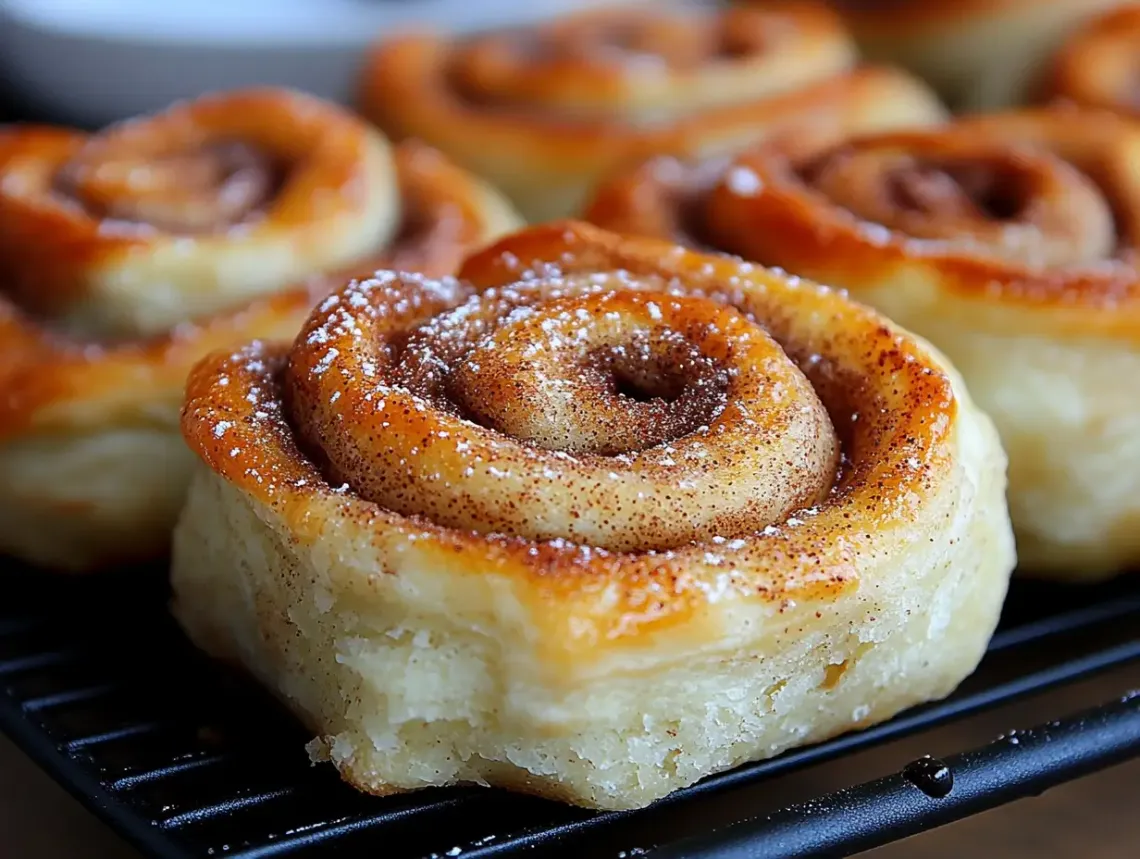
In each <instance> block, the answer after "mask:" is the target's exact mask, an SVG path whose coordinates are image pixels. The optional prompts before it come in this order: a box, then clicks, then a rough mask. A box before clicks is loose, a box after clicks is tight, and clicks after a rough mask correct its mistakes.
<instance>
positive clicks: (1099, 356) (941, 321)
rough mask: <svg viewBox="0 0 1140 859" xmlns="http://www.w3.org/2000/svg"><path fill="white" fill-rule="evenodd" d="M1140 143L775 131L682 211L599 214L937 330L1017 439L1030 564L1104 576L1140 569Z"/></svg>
mask: <svg viewBox="0 0 1140 859" xmlns="http://www.w3.org/2000/svg"><path fill="white" fill-rule="evenodd" d="M1138 152H1140V129H1138V128H1137V127H1136V126H1134V125H1133V124H1132V123H1130V122H1128V121H1125V120H1122V119H1119V118H1117V117H1115V116H1113V115H1110V114H1107V113H1090V112H1084V111H1078V110H1075V109H1060V108H1055V109H1043V110H1033V111H1025V112H1018V113H1007V114H995V115H992V116H988V117H981V118H976V119H969V120H962V121H960V122H957V123H955V124H952V125H950V126H947V127H944V128H938V129H930V130H925V131H915V132H906V133H892V134H882V135H872V136H866V137H862V138H854V139H851V140H849V141H846V142H843V143H840V144H838V145H833V146H829V147H826V148H825V149H823V151H811V150H808V151H805V150H804V149H803V148H802V147H800V148H797V145H796V141H784V142H780V141H771V142H769V143H767V144H765V145H762V146H759V147H757V148H756V149H754V150H753V151H750V152H748V153H747V154H744V155H741V156H740V157H739V158H738V159H737V160H736V161H735V162H734V163H733V164H731V165H729V166H727V167H724V168H722V169H720V171H719V173H718V175H717V176H716V177H703V180H702V181H703V183H704V184H703V185H702V186H701V187H702V188H704V189H705V190H704V191H703V192H697V193H696V194H695V195H692V196H690V197H688V198H687V200H688V203H687V208H686V209H684V212H685V216H684V218H683V219H682V218H681V216H680V215H677V216H675V217H674V218H673V220H672V221H670V220H669V219H667V218H665V217H663V216H662V215H661V214H660V213H659V212H658V211H653V202H652V201H653V200H657V201H659V202H660V201H668V200H670V199H680V198H679V197H677V192H676V191H675V190H670V189H665V190H661V186H660V184H658V186H656V187H658V189H659V190H657V191H652V190H647V188H652V187H654V186H651V185H648V184H645V185H644V186H643V187H642V188H641V196H640V197H636V198H635V197H633V196H631V195H630V194H629V193H628V191H623V189H622V188H621V187H619V186H617V185H615V186H614V187H613V188H611V189H610V191H609V192H608V193H609V200H608V201H607V200H606V199H604V195H603V196H600V197H599V201H598V206H596V207H595V208H594V209H593V211H592V216H593V218H594V219H595V220H596V221H598V222H599V223H603V224H608V225H614V224H615V223H617V222H618V221H620V224H618V225H619V226H620V227H621V228H623V229H629V230H634V231H639V232H647V233H652V232H655V231H656V232H660V233H664V232H665V231H666V230H668V229H673V230H674V231H676V230H679V229H680V228H682V227H683V228H684V229H685V231H686V234H687V235H688V236H689V237H691V241H693V242H698V241H699V242H700V243H702V244H704V245H706V246H711V247H715V248H717V249H718V250H721V251H726V252H729V253H733V254H740V255H742V256H743V257H745V258H747V259H750V260H755V261H758V262H762V263H765V264H769V265H777V266H782V267H784V268H786V269H788V270H789V271H792V272H795V273H797V274H800V275H803V276H806V277H811V278H815V279H817V280H820V281H822V282H824V283H828V284H832V285H834V286H837V287H843V288H845V289H847V290H849V291H850V292H851V294H852V295H853V296H854V297H855V298H857V299H859V300H861V301H865V302H868V303H870V304H872V305H874V306H875V307H877V308H878V309H880V310H882V311H883V312H884V313H886V314H887V315H888V316H890V317H891V318H892V319H894V320H895V321H896V322H898V323H899V324H901V325H903V326H905V327H907V328H909V329H911V330H914V331H917V332H918V333H919V334H921V335H923V336H925V337H928V338H929V339H930V340H931V341H932V342H933V343H934V344H935V345H936V346H937V347H938V348H940V349H942V350H943V351H944V352H945V353H946V354H947V355H948V356H949V358H950V359H951V360H952V361H953V362H954V364H955V365H956V366H957V367H958V368H959V369H960V370H961V372H962V374H963V376H964V377H965V379H966V381H967V383H968V384H969V386H970V391H971V392H972V394H973V396H974V397H975V398H976V400H977V401H978V403H979V404H980V405H981V406H982V407H983V408H984V409H985V410H986V411H988V412H989V414H990V415H991V416H992V417H993V419H994V421H995V422H996V424H997V426H998V429H999V431H1000V432H1001V434H1002V438H1003V441H1004V443H1005V447H1006V449H1007V451H1008V452H1009V456H1010V509H1011V512H1012V516H1013V522H1014V526H1015V528H1016V529H1017V532H1018V538H1019V543H1018V555H1019V557H1020V560H1021V562H1022V565H1023V567H1025V568H1026V569H1027V570H1029V571H1032V572H1036V573H1039V574H1045V575H1051V576H1056V577H1063V578H1069V579H1075V578H1098V577H1103V576H1107V575H1110V574H1111V573H1113V572H1115V571H1118V570H1121V569H1126V568H1128V567H1131V566H1135V565H1137V564H1140V494H1138V493H1137V489H1138V488H1140V446H1138V440H1140V399H1138V398H1137V396H1136V392H1135V389H1134V388H1133V387H1130V386H1129V385H1128V384H1126V383H1124V382H1122V380H1127V379H1131V378H1133V377H1135V376H1138V375H1140V277H1138V273H1137V248H1138V247H1140V172H1138V171H1137V168H1136V164H1137V162H1136V153H1138ZM641 176H642V178H643V179H644V180H645V182H646V183H648V182H650V181H652V175H651V174H650V173H649V172H648V171H643V172H642V174H641ZM629 186H630V183H629V180H628V179H627V185H626V187H627V189H628V187H629ZM666 191H668V193H669V194H672V195H673V196H672V197H667V196H666ZM623 201H624V205H623ZM674 210H675V211H680V210H679V209H677V208H676V206H674ZM674 234H675V233H674Z"/></svg>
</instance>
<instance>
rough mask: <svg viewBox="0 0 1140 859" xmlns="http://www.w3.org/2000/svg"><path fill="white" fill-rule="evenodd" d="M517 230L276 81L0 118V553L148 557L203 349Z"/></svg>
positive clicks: (480, 195) (72, 559) (487, 197)
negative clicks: (97, 114)
mask: <svg viewBox="0 0 1140 859" xmlns="http://www.w3.org/2000/svg"><path fill="white" fill-rule="evenodd" d="M516 223H517V221H516V217H515V216H514V214H513V213H512V212H511V210H510V207H509V206H508V205H507V204H506V203H505V201H503V200H502V199H501V198H500V197H498V196H497V195H496V194H495V193H494V192H492V191H490V190H489V189H488V188H487V187H485V186H483V185H482V184H481V183H479V182H478V181H477V180H475V179H473V178H472V177H470V176H469V175H468V174H466V173H464V172H463V171H461V170H459V169H457V168H455V167H454V166H452V165H450V164H449V163H448V162H446V161H445V160H443V159H442V157H441V156H439V154H438V153H436V152H434V151H433V150H429V149H427V148H426V147H424V146H422V145H419V144H413V143H405V144H401V145H399V146H397V147H389V145H388V144H387V143H386V142H385V141H384V139H383V138H381V137H380V136H379V135H377V134H376V133H375V132H373V131H370V130H369V129H368V128H367V127H366V126H365V125H364V124H363V123H362V122H361V121H360V120H358V119H355V118H353V117H352V116H351V115H349V114H348V113H346V112H344V111H343V110H341V109H339V108H336V107H334V106H332V105H329V104H324V103H322V102H318V101H316V100H314V99H311V98H309V97H305V96H300V95H296V94H293V93H288V92H274V91H267V90H258V91H252V92H244V93H235V94H231V95H226V96H213V97H210V98H207V99H203V100H200V101H197V102H193V103H190V104H187V105H182V106H178V107H175V108H173V109H171V111H169V112H168V113H166V114H163V115H161V116H159V117H155V118H148V119H147V118H144V119H140V120H135V121H132V122H130V123H126V124H124V125H122V126H119V127H116V128H113V129H109V130H107V131H105V132H102V133H101V134H96V135H94V136H92V137H86V136H84V135H81V134H78V133H76V132H71V131H67V130H63V129H53V128H39V127H32V128H22V127H14V128H12V129H9V130H6V131H4V132H0V267H3V268H4V270H5V272H6V273H7V274H9V275H10V278H9V279H8V280H6V281H5V283H4V284H3V286H0V390H2V391H3V396H2V397H0V482H2V483H3V485H4V491H3V492H0V514H3V516H2V517H0V518H4V519H5V524H3V525H0V549H3V550H5V551H8V552H11V553H14V554H17V555H20V556H23V557H27V558H29V559H32V560H35V561H36V562H38V563H40V564H45V565H49V566H57V567H64V568H68V569H88V568H93V567H98V566H101V565H103V564H105V563H111V562H113V561H120V560H121V561H129V560H136V559H146V558H149V557H150V556H151V555H153V554H155V553H157V552H159V551H161V550H162V548H163V546H164V545H165V543H166V541H167V540H168V538H169V530H170V527H171V524H172V521H173V518H174V516H175V515H176V510H177V506H178V504H179V503H180V498H181V493H182V492H183V490H184V487H185V474H186V472H187V470H188V467H189V459H188V456H187V454H186V453H185V452H184V451H183V450H182V446H181V443H180V440H179V438H178V434H177V427H176V416H177V412H178V407H179V404H180V401H181V395H182V391H183V386H184V383H185V379H186V375H187V373H188V372H189V369H190V367H192V366H193V364H194V363H195V362H196V361H197V360H198V359H199V358H200V357H201V356H202V355H204V354H206V353H208V352H210V351H212V350H214V349H218V348H223V347H225V346H227V345H229V344H234V343H238V342H242V341H244V340H247V339H249V338H253V337H270V338H279V337H291V336H293V335H294V334H295V333H296V331H297V330H298V329H299V328H300V326H301V324H302V323H303V322H304V320H305V318H306V315H307V313H308V311H309V310H310V309H311V308H312V306H313V304H314V303H315V302H316V301H317V299H318V298H320V297H323V296H324V295H325V294H327V293H328V292H329V291H330V290H331V289H332V288H333V287H334V286H339V285H340V284H342V283H343V282H344V280H345V279H347V278H348V277H350V276H352V275H364V274H368V273H371V272H372V271H374V270H376V269H377V268H387V267H398V268H406V269H408V270H412V271H421V272H427V273H430V274H435V275H444V274H449V273H451V272H452V271H454V269H455V267H456V266H457V265H458V264H459V263H460V262H461V261H462V259H463V257H464V256H465V255H466V253H467V252H468V251H469V250H470V248H472V247H473V246H475V245H477V244H479V243H481V242H484V241H488V240H490V239H491V238H494V237H495V236H497V235H499V234H500V233H502V232H505V231H506V230H508V229H510V228H512V227H514V226H515V225H516ZM264 293H276V294H272V295H266V294H264ZM91 475H94V476H91ZM65 523H66V524H65ZM58 534H62V535H63V536H53V535H58Z"/></svg>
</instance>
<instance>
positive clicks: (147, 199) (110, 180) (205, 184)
mask: <svg viewBox="0 0 1140 859" xmlns="http://www.w3.org/2000/svg"><path fill="white" fill-rule="evenodd" d="M286 173H287V170H286V168H285V166H284V165H283V164H281V163H279V162H278V161H277V160H276V159H274V158H273V157H272V156H271V155H270V154H269V153H267V152H265V151H264V150H262V149H260V148H259V147H256V146H253V145H251V144H248V143H245V142H244V141H239V140H220V141H214V142H211V143H207V144H204V145H202V146H199V147H196V148H191V149H181V150H174V151H168V152H161V153H154V154H152V155H150V156H149V157H147V156H146V155H139V156H137V157H135V158H132V159H131V160H129V161H128V160H123V161H118V162H110V163H99V162H96V163H86V162H85V161H84V160H83V153H82V152H81V153H80V156H79V157H78V159H77V160H75V161H72V162H69V163H67V164H65V165H64V166H63V167H62V168H61V169H60V170H59V172H58V173H57V174H56V175H55V176H54V177H53V182H52V186H53V191H54V192H55V193H56V194H58V195H59V196H61V197H65V198H67V199H69V200H71V201H73V202H75V203H78V204H79V205H81V206H82V207H83V208H84V209H85V210H86V211H87V212H89V213H90V214H91V215H93V216H94V217H97V218H100V219H109V220H115V221H121V222H124V223H135V224H149V225H150V226H153V227H156V228H158V229H160V230H163V231H165V232H168V233H173V234H184V235H196V234H203V233H211V232H216V231H219V230H224V229H227V228H229V227H232V226H234V225H236V224H239V223H243V222H246V221H249V220H252V219H256V218H257V217H258V216H260V215H261V214H263V212H264V210H265V209H266V207H267V206H268V205H269V203H270V202H271V201H272V200H273V199H274V197H276V196H277V194H278V193H279V192H280V190H281V187H282V185H283V184H284V182H285V179H286Z"/></svg>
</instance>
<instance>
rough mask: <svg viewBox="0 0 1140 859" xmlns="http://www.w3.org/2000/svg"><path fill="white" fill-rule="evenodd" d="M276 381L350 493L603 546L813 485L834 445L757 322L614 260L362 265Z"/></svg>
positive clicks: (746, 513) (694, 527)
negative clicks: (442, 280)
mask: <svg viewBox="0 0 1140 859" xmlns="http://www.w3.org/2000/svg"><path fill="white" fill-rule="evenodd" d="M465 293H466V294H465ZM285 395H286V402H287V404H288V409H289V414H290V415H291V417H292V420H293V423H294V427H295V429H296V431H297V433H298V435H299V437H300V438H301V439H302V441H303V443H304V444H305V446H306V449H308V450H309V451H310V452H312V453H313V454H314V456H315V459H316V460H317V461H322V462H324V463H326V468H327V469H328V472H329V475H330V479H331V480H332V481H333V482H334V483H339V482H344V483H346V484H348V485H349V486H350V487H351V488H352V489H353V491H354V492H356V493H358V494H359V495H360V496H361V497H363V498H366V499H368V500H371V501H374V502H376V503H378V504H381V505H382V506H383V507H385V508H387V509H390V510H393V511H395V512H398V513H401V514H404V515H411V516H417V515H422V516H426V517H428V518H429V519H430V520H431V521H434V522H437V523H440V524H443V525H446V526H448V527H454V528H461V529H471V530H474V531H477V532H480V533H506V534H510V535H513V536H524V537H528V538H532V539H552V538H560V537H564V538H568V539H575V540H581V541H584V542H587V543H588V544H589V545H594V546H598V547H602V548H608V549H614V550H634V549H637V550H643V549H647V548H658V549H664V548H671V547H673V546H676V545H679V544H683V543H686V542H689V541H691V540H698V539H708V538H711V537H712V536H715V535H725V534H729V535H734V534H740V533H748V532H750V531H752V530H754V529H755V528H757V527H761V528H762V527H763V526H765V525H767V524H770V523H771V522H774V521H779V520H780V519H781V518H783V517H784V516H786V515H787V514H788V513H789V512H791V511H792V510H794V509H797V508H799V507H804V506H810V505H812V504H814V503H817V502H818V501H819V500H821V499H822V498H823V497H824V496H825V495H826V493H827V492H828V491H829V490H830V489H831V487H832V485H833V483H834V479H835V469H836V464H837V459H838V443H837V440H836V438H835V435H834V431H833V430H832V428H831V425H830V422H829V420H828V416H827V414H826V411H825V410H824V408H823V406H822V405H821V404H820V402H819V400H818V398H817V397H816V395H815V392H814V391H813V390H812V388H811V386H810V384H809V383H808V382H807V380H806V379H805V378H804V377H803V375H802V373H801V372H800V371H799V369H798V368H797V367H796V366H795V365H794V364H793V363H792V362H791V361H790V360H789V359H788V358H787V356H786V355H785V354H784V353H783V352H782V350H781V349H780V347H779V346H778V345H777V344H776V343H775V342H774V341H772V340H771V338H770V337H769V336H768V335H767V334H766V333H765V332H764V331H763V329H762V328H760V327H759V326H757V325H756V324H755V322H753V321H751V320H749V319H747V318H746V317H745V316H743V315H742V314H740V313H739V312H738V311H736V310H734V309H733V308H731V307H726V306H724V305H722V304H719V303H716V302H713V301H710V300H708V299H707V298H703V297H697V296H691V295H686V294H684V293H683V291H682V290H674V291H672V292H670V291H669V290H668V288H667V285H666V284H663V283H661V282H660V281H658V280H656V279H640V278H636V277H630V276H627V275H625V274H623V273H622V272H605V271H602V272H598V273H597V274H595V275H592V276H589V277H564V276H561V275H558V274H553V273H551V274H547V275H538V276H536V277H534V278H533V279H531V280H529V281H524V282H521V283H519V284H518V285H515V286H511V287H507V288H499V289H489V290H486V291H484V292H481V293H475V294H471V293H470V292H469V290H466V289H465V288H464V287H463V286H461V285H459V284H455V285H454V286H450V287H447V288H441V287H440V286H439V285H433V284H428V283H426V282H424V281H422V280H419V279H412V278H408V277H407V276H397V275H392V274H389V275H384V277H380V276H379V275H378V279H375V280H372V281H366V282H363V283H360V284H357V285H354V286H350V287H349V288H348V289H347V290H346V291H344V292H342V293H341V294H339V295H337V296H333V297H332V298H330V299H329V301H327V302H326V303H325V304H323V305H321V307H320V308H319V310H318V312H317V314H315V315H314V317H313V318H312V319H311V320H310V323H309V325H308V326H307V328H306V329H305V331H304V332H303V333H302V335H301V338H299V340H298V343H297V345H296V346H295V347H294V349H293V351H292V352H291V354H290V361H289V365H288V370H287V373H286V380H285ZM456 438H460V439H462V440H463V441H462V442H461V443H460V444H459V445H458V446H456V443H455V441H454V439H456ZM793 439H794V443H790V440H793Z"/></svg>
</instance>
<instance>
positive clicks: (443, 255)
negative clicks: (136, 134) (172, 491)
mask: <svg viewBox="0 0 1140 859" xmlns="http://www.w3.org/2000/svg"><path fill="white" fill-rule="evenodd" d="M238 157H239V158H244V157H245V156H244V155H242V156H238ZM230 163H234V162H230ZM395 168H396V176H397V179H398V183H399V196H400V207H401V226H400V228H399V230H398V231H397V233H396V235H395V236H394V238H393V239H392V240H391V241H390V242H389V243H388V244H387V245H386V246H385V247H380V248H376V249H375V253H373V254H372V255H370V256H368V257H366V258H364V259H361V260H359V261H357V262H356V263H354V264H352V265H351V266H348V267H346V268H344V269H343V270H340V271H335V272H330V273H328V274H323V275H319V276H316V277H313V278H311V279H310V280H309V281H308V282H306V283H302V284H294V285H293V286H292V287H290V288H289V289H287V290H285V291H284V293H283V294H282V295H279V296H277V297H273V298H267V299H259V300H256V301H253V302H248V303H247V304H246V305H245V306H242V307H239V308H235V309H234V310H232V311H229V312H224V313H220V314H215V315H213V316H211V317H209V318H206V319H200V320H194V321H189V320H188V321H187V322H186V323H185V324H183V325H179V326H177V327H175V328H174V329H172V330H171V331H170V332H168V333H167V334H162V335H158V336H155V337H148V338H145V339H141V340H128V341H122V342H115V343H100V342H86V341H80V340H76V339H73V338H70V337H67V336H65V335H63V334H61V333H58V332H56V331H54V330H52V328H51V327H50V326H45V325H44V324H43V322H42V320H40V319H38V318H37V317H36V316H35V315H34V314H33V313H31V312H30V311H29V310H27V309H24V308H21V307H20V306H19V305H17V304H16V303H13V302H12V301H11V300H8V299H6V298H5V297H4V296H3V293H2V291H0V439H2V438H6V437H11V436H12V435H15V434H17V433H20V432H25V431H29V430H46V429H58V428H61V427H66V426H75V425H83V424H97V423H99V422H100V421H103V420H115V419H117V418H121V417H122V416H124V415H128V416H129V415H133V416H136V417H137V416H142V415H147V414H151V413H152V410H153V407H154V405H155V404H156V403H159V404H163V405H169V406H170V407H174V406H176V404H177V402H178V401H179V400H180V398H181V394H182V388H183V383H184V380H185V378H186V375H187V373H188V372H189V369H190V367H191V366H193V364H194V363H195V362H196V361H197V360H199V359H200V358H201V357H202V355H204V354H206V353H207V352H209V351H211V350H214V349H220V348H226V347H228V346H230V345H231V344H236V343H239V342H243V341H248V340H250V339H254V338H269V339H282V338H284V339H288V338H291V337H293V336H294V334H295V333H296V331H298V330H299V329H300V326H301V324H302V323H303V321H304V319H305V317H306V315H307V314H308V313H309V311H310V310H311V308H312V306H313V305H314V304H315V303H316V301H317V300H318V299H319V298H321V297H323V296H325V295H327V294H328V293H329V292H330V291H332V290H333V289H336V288H339V287H340V286H342V285H343V284H344V283H346V282H347V281H348V280H349V279H351V278H353V277H358V276H359V277H363V276H367V275H369V274H371V273H372V272H373V271H375V270H376V269H380V268H385V269H386V268H397V269H403V270H409V271H419V272H424V273H426V274H428V275H430V276H436V277H441V276H444V275H447V274H450V273H452V272H454V271H455V269H456V268H457V267H458V266H459V264H460V263H461V262H462V260H463V258H464V256H465V255H466V254H467V253H468V252H469V251H470V250H471V249H472V248H473V247H476V246H477V245H478V244H480V243H481V242H484V241H487V240H489V239H490V238H491V237H492V235H493V234H495V233H497V232H498V231H500V230H501V229H503V228H504V226H506V225H504V224H502V223H499V220H500V219H501V218H502V217H503V215H502V214H501V213H498V212H490V211H488V209H487V204H486V201H485V199H484V194H485V192H484V190H483V189H482V187H481V186H480V185H478V184H476V183H475V182H474V181H473V180H472V178H471V177H470V176H469V175H468V174H466V173H465V172H463V171H462V170H460V169H458V168H457V167H455V166H454V165H452V164H450V163H449V162H447V161H446V160H445V159H444V158H443V157H442V156H440V155H439V154H438V153H437V152H435V151H434V150H432V149H429V148H427V147H425V146H422V145H420V144H416V143H411V142H409V143H404V144H401V145H400V146H399V147H397V149H396V150H395ZM214 175H215V176H216V175H217V174H214ZM108 181H111V180H110V179H108ZM155 181H156V182H157V181H160V180H155ZM104 187H106V186H104ZM43 239H44V242H45V245H48V244H50V250H52V251H53V252H57V253H59V254H61V255H66V254H67V253H68V252H69V251H70V250H71V248H69V246H68V245H67V244H66V243H65V242H63V241H62V239H61V238H60V239H59V244H58V246H57V245H56V244H55V243H54V242H49V239H50V237H49V236H47V235H46V234H45V235H44V236H43ZM10 250H11V252H16V251H18V248H15V247H13V248H11V249H10Z"/></svg>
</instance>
